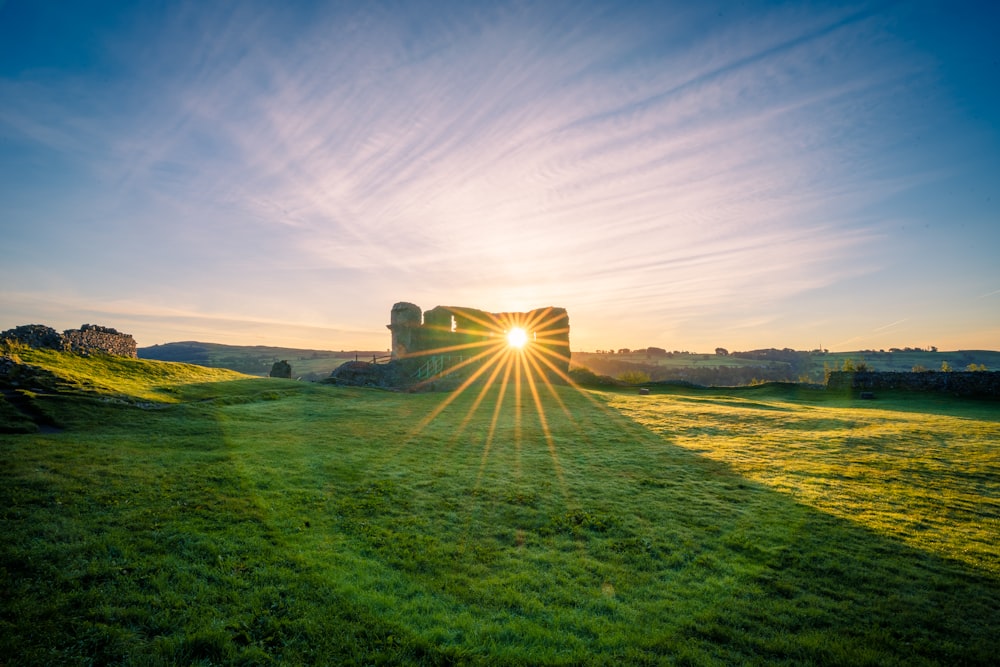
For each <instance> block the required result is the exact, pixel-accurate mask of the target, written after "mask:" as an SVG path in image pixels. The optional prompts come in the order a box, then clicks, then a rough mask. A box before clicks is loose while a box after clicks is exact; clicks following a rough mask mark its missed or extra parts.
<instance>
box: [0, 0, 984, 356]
mask: <svg viewBox="0 0 1000 667" xmlns="http://www.w3.org/2000/svg"><path fill="white" fill-rule="evenodd" d="M997 7H998V6H997V5H995V4H994V3H962V2H957V3H936V2H900V3H891V2H890V3H885V2H879V3H866V2H861V3H857V4H853V5H846V4H843V3H756V2H739V3H737V2H733V3H714V4H713V3H687V2H677V3H671V2H648V3H638V2H637V3H620V2H566V3H563V2H556V1H552V2H538V3H532V2H510V3H505V2H491V3H475V2H455V3H450V4H449V3H442V2H426V3H423V2H391V3H379V2H365V3H360V2H359V3H341V2H337V3H303V2H289V3H264V2H261V3H255V2H234V3H230V2H192V3H183V2H169V3H159V2H134V3H128V2H94V3H64V2H50V1H47V0H30V1H28V0H7V1H6V2H0V235H2V239H3V250H2V257H3V259H2V262H0V281H2V285H3V287H2V290H0V329H6V328H9V327H13V326H16V325H19V324H26V323H33V322H38V323H44V324H49V325H50V326H54V327H56V328H58V329H65V328H70V327H76V326H79V325H80V324H81V323H85V322H87V323H97V324H103V325H106V326H113V327H116V328H118V329H119V330H122V331H126V332H129V333H132V334H133V335H135V337H136V339H137V340H138V342H139V344H140V345H151V344H154V343H163V342H168V341H176V340H202V341H211V342H220V343H232V344H272V345H285V346H291V347H314V348H323V349H354V348H362V349H386V348H387V347H388V345H389V340H388V331H387V330H386V329H385V324H387V323H388V319H389V311H390V308H391V307H392V304H393V303H395V302H397V301H411V302H414V303H417V304H419V305H420V306H422V307H423V308H424V309H429V308H432V307H434V306H437V305H459V306H472V307H479V308H483V309H485V310H492V311H506V310H529V309H532V308H536V307H543V306H548V305H554V306H561V307H564V308H566V309H567V310H568V311H569V315H570V321H571V325H572V327H573V332H572V347H573V349H577V350H593V349H600V348H608V347H645V346H649V345H656V346H659V347H665V348H667V349H680V350H692V351H711V350H713V349H714V348H715V347H716V346H723V347H727V348H729V349H753V348H760V347H793V348H796V349H812V348H816V347H818V346H820V345H822V346H824V347H826V348H829V349H831V350H855V349H867V348H874V349H878V348H888V347H891V346H899V347H904V346H929V345H935V346H937V347H939V348H940V349H983V348H988V349H1000V257H998V255H1000V192H998V189H1000V85H998V83H997V82H998V81H1000V63H998V59H1000V42H998V41H997V39H996V36H995V29H996V26H998V25H1000V9H998V8H997Z"/></svg>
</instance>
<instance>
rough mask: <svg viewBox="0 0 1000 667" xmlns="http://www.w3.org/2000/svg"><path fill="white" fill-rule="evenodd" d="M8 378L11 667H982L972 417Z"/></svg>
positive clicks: (872, 409) (735, 395) (63, 367)
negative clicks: (13, 425)
mask: <svg viewBox="0 0 1000 667" xmlns="http://www.w3.org/2000/svg"><path fill="white" fill-rule="evenodd" d="M8 354H9V355H11V356H13V357H16V358H17V359H19V360H20V361H21V362H23V363H25V364H30V365H32V366H33V367H34V368H35V369H36V370H35V371H33V373H34V375H31V376H23V378H25V381H24V382H18V383H17V384H16V385H12V384H10V383H9V382H8V386H7V387H6V388H5V390H4V392H3V394H0V395H2V397H3V398H2V403H0V416H3V418H4V419H6V420H8V421H10V420H13V419H15V418H17V419H20V420H21V421H22V422H23V425H24V426H25V428H24V429H23V430H26V431H27V430H30V429H29V428H27V426H30V425H31V424H32V422H33V421H37V420H39V419H41V418H44V425H45V426H46V428H45V429H44V431H45V432H31V433H21V434H10V433H9V434H5V435H0V451H2V452H3V455H2V458H0V534H3V535H4V539H3V540H2V541H0V600H3V602H2V603H0V605H2V607H0V611H2V613H0V655H3V656H5V659H6V660H9V661H10V662H11V664H19V665H50V664H250V665H252V664H277V663H286V664H358V665H360V664H471V665H476V664H522V665H528V664H531V665H560V664H596V665H601V664H606V665H612V664H614V665H617V664H649V665H654V664H690V665H718V664H748V663H752V664H787V665H793V664H794V665H801V664H870V665H875V664H878V665H913V664H941V665H945V664H949V665H950V664H990V663H991V662H992V661H993V660H994V658H995V654H996V649H997V643H996V637H997V636H998V634H1000V520H998V517H1000V468H998V467H997V443H998V442H1000V404H998V403H997V402H996V401H968V400H967V401H959V400H956V399H954V398H950V397H945V396H938V395H935V396H921V395H913V394H893V393H892V392H880V396H879V400H878V401H863V402H862V401H855V400H853V399H852V398H851V397H850V396H849V395H847V394H836V393H832V392H827V391H825V390H821V389H815V388H810V387H807V386H804V385H798V386H795V385H788V386H776V385H763V386H757V387H747V388H738V389H695V388H684V387H654V388H653V389H652V392H651V394H650V395H647V396H640V395H638V393H637V392H635V391H634V390H632V391H624V390H620V391H597V390H577V389H574V388H573V387H565V386H563V387H547V386H544V385H538V384H532V383H531V382H529V380H528V379H527V378H522V379H521V380H522V381H521V382H520V383H517V382H515V381H514V378H511V381H510V382H509V383H508V384H507V385H503V384H502V383H500V384H497V385H495V386H492V387H489V386H487V387H476V388H473V389H470V390H468V391H465V392H462V393H459V394H452V393H423V394H406V393H397V392H385V391H379V390H374V389H360V388H344V387H336V386H331V385H324V384H316V383H306V382H289V381H287V380H284V381H283V380H275V379H265V378H254V377H248V376H245V375H240V374H237V373H233V372H230V371H224V370H218V369H207V368H202V367H198V366H190V365H184V364H176V363H163V362H156V361H148V360H129V359H114V358H109V357H103V356H100V355H95V356H93V357H88V358H84V357H77V356H74V355H69V354H65V353H59V352H54V351H50V350H48V351H47V350H29V349H25V348H18V349H14V350H13V351H9V352H8ZM14 395H16V398H17V401H16V402H14V403H11V402H10V401H9V400H8V399H9V397H11V396H14ZM18 414H21V416H20V417H17V415H18Z"/></svg>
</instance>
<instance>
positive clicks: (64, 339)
mask: <svg viewBox="0 0 1000 667" xmlns="http://www.w3.org/2000/svg"><path fill="white" fill-rule="evenodd" d="M0 340H12V341H17V342H19V343H22V344H24V345H27V346H28V347H34V348H39V349H50V350H70V351H72V352H76V353H77V354H83V355H86V354H90V353H91V352H103V353H105V354H112V355H115V356H118V357H130V358H132V359H136V358H138V354H137V353H136V344H135V339H134V338H132V336H131V335H130V334H124V333H120V332H119V331H118V330H116V329H112V328H110V327H102V326H98V325H96V324H84V325H82V326H81V327H80V328H79V329H67V330H66V331H64V332H63V333H59V332H58V331H56V330H55V329H53V328H52V327H47V326H45V325H42V324H25V325H22V326H19V327H14V328H13V329H8V330H7V331H4V332H3V333H0Z"/></svg>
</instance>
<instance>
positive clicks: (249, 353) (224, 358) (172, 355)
mask: <svg viewBox="0 0 1000 667" xmlns="http://www.w3.org/2000/svg"><path fill="white" fill-rule="evenodd" d="M388 354H389V352H388V351H387V350H381V351H373V350H341V351H339V352H335V351H333V350H302V349H297V348H289V347H270V346H265V345H222V344H219V343H199V342H197V341H184V342H179V343H164V344H162V345H151V346H149V347H141V348H139V358H140V359H155V360H157V361H177V362H181V363H186V364H197V365H199V366H206V367H209V368H228V369H229V370H233V371H238V372H240V373H246V374H248V375H258V376H261V377H264V376H267V374H268V373H269V372H270V371H271V365H272V364H273V363H274V362H276V361H282V360H284V361H288V362H289V363H290V364H291V366H292V376H293V377H295V378H299V379H302V380H321V379H323V378H325V377H328V376H329V375H330V373H331V371H333V369H335V368H337V367H338V366H340V365H341V364H343V363H344V362H347V361H353V360H355V359H360V360H362V361H371V360H372V359H373V358H378V357H385V356H387V355H388Z"/></svg>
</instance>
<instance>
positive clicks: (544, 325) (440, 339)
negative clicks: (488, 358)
mask: <svg viewBox="0 0 1000 667" xmlns="http://www.w3.org/2000/svg"><path fill="white" fill-rule="evenodd" d="M515 322H517V323H524V324H521V325H519V326H524V328H525V329H526V330H527V333H528V336H529V339H531V340H532V345H537V346H539V347H543V348H546V349H548V350H549V351H550V352H551V354H544V358H545V359H547V360H548V361H549V362H550V363H552V364H553V365H554V366H555V367H556V368H558V369H559V370H560V371H562V372H563V373H566V372H568V371H569V361H570V349H569V315H568V314H567V313H566V309H565V308H555V307H548V308H536V309H534V310H531V311H528V312H524V313H514V312H510V313H489V312H487V311H484V310H477V309H475V308H466V307H460V306H437V307H436V308H432V309H431V310H428V311H424V312H421V310H420V307H419V306H417V305H415V304H412V303H407V302H400V303H397V304H395V305H394V306H393V307H392V312H391V314H390V324H389V325H388V328H389V330H390V331H392V357H393V359H406V358H407V357H413V356H417V357H426V356H428V354H427V353H430V352H432V351H438V353H439V354H443V355H456V356H466V357H471V356H474V355H475V354H477V353H478V352H481V351H482V350H483V347H481V346H476V344H477V343H485V342H487V341H489V340H491V339H496V338H498V337H501V336H503V335H504V331H503V327H504V323H515ZM532 322H534V323H536V324H534V326H532V325H529V324H528V323H532ZM463 345H468V346H469V347H467V348H462V347H461V346H463ZM456 348H457V349H456ZM542 366H544V367H547V365H546V364H542Z"/></svg>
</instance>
